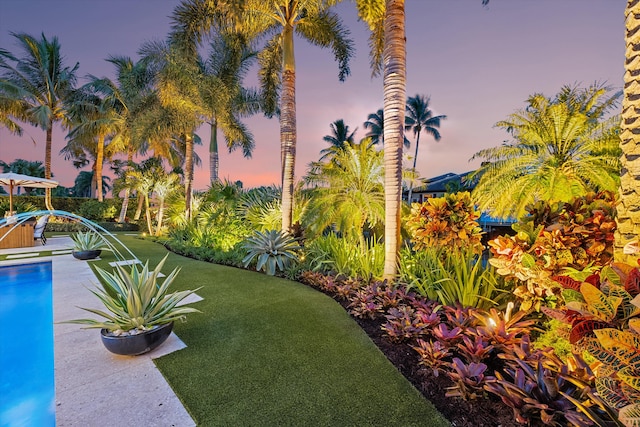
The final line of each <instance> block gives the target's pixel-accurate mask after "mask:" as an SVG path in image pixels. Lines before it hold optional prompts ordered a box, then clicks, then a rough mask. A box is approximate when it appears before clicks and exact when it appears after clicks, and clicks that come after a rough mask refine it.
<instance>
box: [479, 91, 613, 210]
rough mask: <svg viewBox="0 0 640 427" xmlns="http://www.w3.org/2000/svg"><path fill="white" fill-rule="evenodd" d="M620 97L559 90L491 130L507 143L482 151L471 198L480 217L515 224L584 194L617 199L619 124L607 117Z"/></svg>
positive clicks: (536, 99) (537, 98)
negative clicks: (546, 205) (535, 208)
mask: <svg viewBox="0 0 640 427" xmlns="http://www.w3.org/2000/svg"><path fill="white" fill-rule="evenodd" d="M620 95H621V92H613V91H611V88H608V87H605V86H603V85H600V84H593V85H591V86H590V87H588V88H578V87H570V86H565V87H563V88H562V89H561V90H560V92H559V93H558V94H557V95H555V97H553V98H547V97H546V96H544V95H543V94H534V95H532V96H530V97H529V99H528V100H527V104H528V105H527V107H526V108H524V109H522V110H519V111H517V112H516V113H514V114H512V115H510V116H509V117H508V118H507V120H504V121H500V122H498V123H497V124H496V126H498V127H501V128H503V129H505V130H506V131H507V132H508V133H509V134H511V135H512V136H513V139H514V141H512V142H507V143H504V144H502V145H501V146H499V147H494V148H488V149H484V150H481V151H480V152H478V153H476V154H475V155H474V156H473V159H481V160H482V166H481V167H480V168H479V169H478V170H477V171H476V172H474V173H473V174H472V175H471V177H470V178H471V179H479V180H478V183H477V185H476V187H475V189H474V191H473V197H474V200H475V201H476V202H477V204H478V207H479V208H480V209H481V210H483V211H484V210H488V211H490V212H491V214H492V215H493V216H496V217H501V218H505V219H506V218H508V217H520V216H521V215H523V214H524V213H525V212H526V206H527V205H529V204H531V203H534V202H535V201H536V200H550V201H561V202H567V201H569V200H572V199H574V198H576V197H580V196H584V195H585V194H588V193H589V192H593V191H601V190H609V191H616V190H617V188H618V183H619V175H620V164H619V158H620V147H619V142H620V138H619V128H620V119H619V118H618V117H615V116H614V117H607V116H608V112H609V111H610V110H611V109H613V108H615V106H616V105H617V103H618V100H619V98H620Z"/></svg>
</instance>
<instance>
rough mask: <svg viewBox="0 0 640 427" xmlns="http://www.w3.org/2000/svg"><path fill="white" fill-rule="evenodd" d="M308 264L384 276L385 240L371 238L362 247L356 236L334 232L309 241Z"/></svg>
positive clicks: (321, 268)
mask: <svg viewBox="0 0 640 427" xmlns="http://www.w3.org/2000/svg"><path fill="white" fill-rule="evenodd" d="M305 265H306V266H307V267H308V268H309V269H310V270H312V271H319V272H322V273H336V274H343V275H345V276H349V277H354V278H355V277H360V278H363V279H371V278H380V277H382V272H383V270H384V244H383V243H381V242H375V241H373V239H368V240H366V245H365V247H360V246H359V245H358V244H357V243H355V242H354V241H352V240H348V239H343V238H340V237H338V236H336V235H335V234H333V233H330V234H327V235H326V236H321V237H317V238H315V239H313V240H311V241H309V242H308V243H307V245H306V246H305Z"/></svg>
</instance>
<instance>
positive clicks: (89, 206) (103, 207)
mask: <svg viewBox="0 0 640 427" xmlns="http://www.w3.org/2000/svg"><path fill="white" fill-rule="evenodd" d="M117 213H118V212H117V209H116V207H115V206H113V205H111V204H109V203H105V202H100V201H98V200H87V201H86V202H84V203H83V204H81V205H80V207H79V208H78V212H77V214H78V215H80V216H81V217H84V218H86V219H89V220H91V221H108V220H112V219H114V218H115V216H116V215H117Z"/></svg>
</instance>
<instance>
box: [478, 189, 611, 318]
mask: <svg viewBox="0 0 640 427" xmlns="http://www.w3.org/2000/svg"><path fill="white" fill-rule="evenodd" d="M614 201H615V200H614V196H613V194H612V193H610V192H600V193H598V194H594V193H590V194H589V195H587V196H585V197H581V198H577V199H574V200H573V201H571V202H569V203H552V204H550V203H547V202H537V203H536V204H535V205H533V206H529V208H528V212H529V213H528V215H526V216H525V217H523V218H522V219H520V221H519V222H518V223H516V224H514V225H513V226H512V228H513V230H514V231H515V232H516V234H515V235H514V236H499V237H497V238H496V239H493V240H491V241H490V242H489V247H490V249H491V254H492V257H491V258H490V259H489V263H490V264H491V265H493V266H494V267H496V268H497V272H498V274H500V275H503V276H505V277H506V278H508V279H510V280H514V281H515V282H516V283H517V285H516V288H515V290H514V295H515V296H516V297H517V298H518V299H519V300H520V302H521V304H522V309H524V310H527V309H529V308H531V307H534V308H535V309H536V310H539V309H540V307H541V306H542V305H543V304H547V305H549V304H553V303H555V300H556V299H557V297H558V296H559V294H560V287H559V286H558V284H557V283H555V282H554V281H553V280H552V277H553V276H554V275H558V274H560V273H561V272H562V271H563V270H564V269H566V268H574V269H578V270H583V269H584V268H587V267H589V266H591V265H604V264H605V263H607V262H608V261H609V260H611V258H612V256H613V238H614V234H613V233H614V231H615V220H614V218H613V215H614Z"/></svg>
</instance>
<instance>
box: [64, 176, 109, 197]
mask: <svg viewBox="0 0 640 427" xmlns="http://www.w3.org/2000/svg"><path fill="white" fill-rule="evenodd" d="M109 181H111V178H109V177H108V176H103V177H102V186H101V188H102V191H103V192H105V193H106V192H107V191H109V190H110V189H111V186H110V185H109ZM95 188H96V187H95V173H94V171H80V172H79V173H78V176H76V179H75V181H74V184H73V188H72V190H73V195H74V196H75V197H93V196H94V194H93V193H94V191H95Z"/></svg>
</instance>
